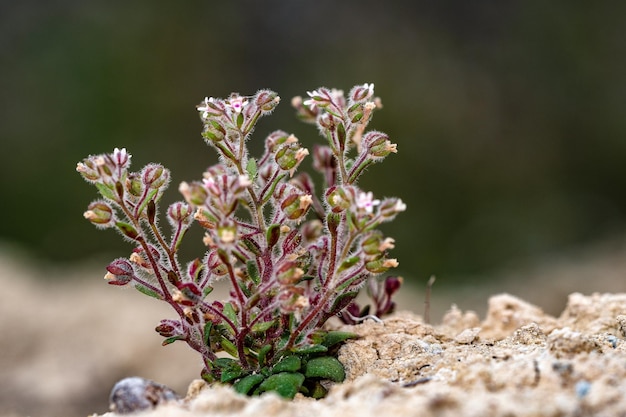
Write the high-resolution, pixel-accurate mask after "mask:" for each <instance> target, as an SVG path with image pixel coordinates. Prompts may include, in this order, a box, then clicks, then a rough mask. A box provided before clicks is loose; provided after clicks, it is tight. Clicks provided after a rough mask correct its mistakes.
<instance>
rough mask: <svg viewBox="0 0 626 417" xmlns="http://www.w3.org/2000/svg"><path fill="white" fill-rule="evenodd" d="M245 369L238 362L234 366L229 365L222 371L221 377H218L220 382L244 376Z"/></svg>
mask: <svg viewBox="0 0 626 417" xmlns="http://www.w3.org/2000/svg"><path fill="white" fill-rule="evenodd" d="M244 374H245V371H244V370H243V368H242V367H241V366H239V364H237V365H236V366H231V367H228V368H226V369H224V370H223V371H222V377H221V378H220V381H221V382H231V381H234V380H235V379H238V378H241V377H242V376H244Z"/></svg>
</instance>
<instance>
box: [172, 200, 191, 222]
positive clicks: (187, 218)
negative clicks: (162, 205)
mask: <svg viewBox="0 0 626 417" xmlns="http://www.w3.org/2000/svg"><path fill="white" fill-rule="evenodd" d="M192 213H193V210H192V208H191V206H189V205H188V204H185V203H183V202H181V201H178V202H176V203H173V204H172V205H170V206H169V207H168V209H167V218H168V220H169V221H170V223H171V224H172V225H174V226H175V225H177V224H178V223H183V224H189V223H191V220H192V219H193V217H192V216H191V215H192Z"/></svg>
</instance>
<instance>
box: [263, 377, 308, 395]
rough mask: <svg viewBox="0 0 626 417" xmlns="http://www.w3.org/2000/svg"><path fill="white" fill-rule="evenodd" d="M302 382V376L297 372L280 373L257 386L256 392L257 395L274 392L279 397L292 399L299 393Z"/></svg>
mask: <svg viewBox="0 0 626 417" xmlns="http://www.w3.org/2000/svg"><path fill="white" fill-rule="evenodd" d="M303 382H304V375H302V374H301V373H299V372H295V373H294V372H281V373H279V374H274V375H271V376H270V377H268V378H267V379H266V380H265V381H263V382H262V383H261V385H259V388H258V389H257V391H258V392H259V394H260V393H263V392H266V391H274V392H276V393H277V394H278V395H280V396H281V397H284V398H293V397H295V396H296V394H297V393H298V391H300V387H302V383H303Z"/></svg>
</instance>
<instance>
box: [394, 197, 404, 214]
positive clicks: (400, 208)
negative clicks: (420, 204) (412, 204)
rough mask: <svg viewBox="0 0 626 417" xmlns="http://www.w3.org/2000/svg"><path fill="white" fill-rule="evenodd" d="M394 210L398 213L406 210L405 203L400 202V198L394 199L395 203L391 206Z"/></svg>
mask: <svg viewBox="0 0 626 417" xmlns="http://www.w3.org/2000/svg"><path fill="white" fill-rule="evenodd" d="M393 209H394V211H395V212H396V213H400V212H401V211H404V210H406V204H404V203H403V202H402V200H400V199H398V201H396V205H395V206H394V207H393Z"/></svg>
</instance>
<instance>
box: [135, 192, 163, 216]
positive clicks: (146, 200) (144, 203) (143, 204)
mask: <svg viewBox="0 0 626 417" xmlns="http://www.w3.org/2000/svg"><path fill="white" fill-rule="evenodd" d="M158 191H159V190H158V189H156V188H153V189H151V190H150V192H149V193H148V194H147V195H146V196H145V197H144V198H143V200H142V201H141V204H140V205H139V208H138V209H137V215H139V214H141V213H142V212H143V211H144V209H145V208H146V206H147V205H148V203H150V202H151V201H152V202H154V200H153V198H154V196H155V195H156V193H157V192H158ZM155 213H156V206H155Z"/></svg>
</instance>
